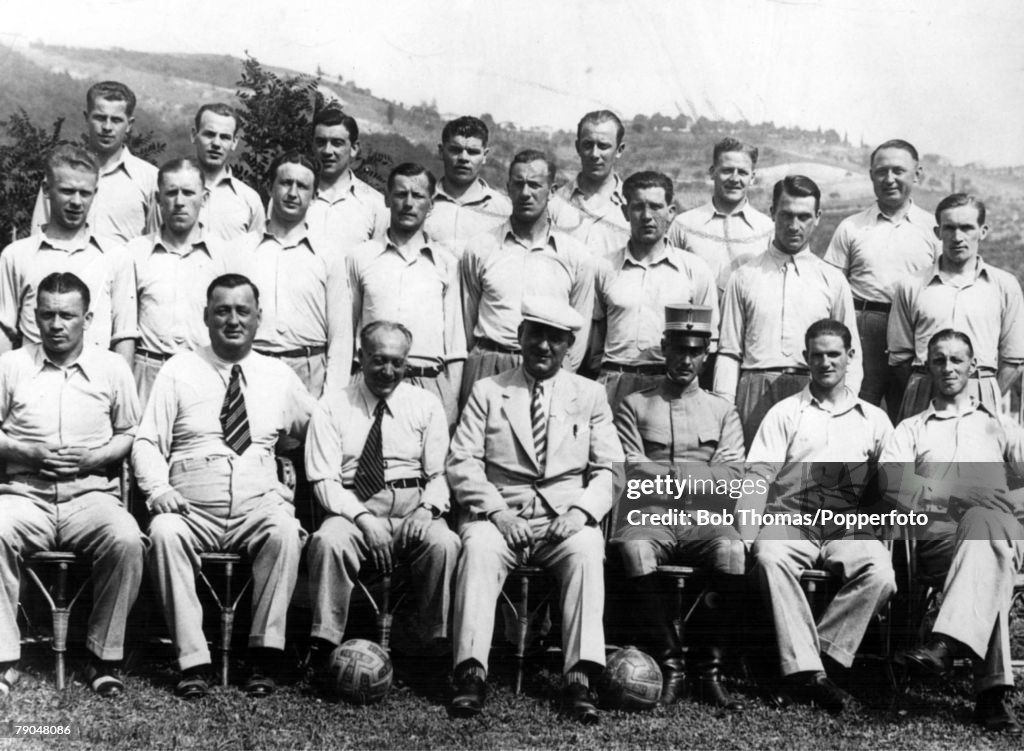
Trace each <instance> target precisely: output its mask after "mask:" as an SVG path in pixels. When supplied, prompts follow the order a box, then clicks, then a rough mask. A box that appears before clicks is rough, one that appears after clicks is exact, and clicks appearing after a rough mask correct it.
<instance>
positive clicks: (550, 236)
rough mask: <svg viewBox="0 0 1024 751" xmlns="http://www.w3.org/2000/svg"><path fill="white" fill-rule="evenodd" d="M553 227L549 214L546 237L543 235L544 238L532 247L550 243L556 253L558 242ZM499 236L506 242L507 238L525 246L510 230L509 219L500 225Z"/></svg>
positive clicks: (510, 223)
mask: <svg viewBox="0 0 1024 751" xmlns="http://www.w3.org/2000/svg"><path fill="white" fill-rule="evenodd" d="M553 229H554V223H553V222H552V221H551V217H550V216H549V217H548V226H547V237H545V238H544V240H543V241H542V242H541V243H539V244H538V245H535V246H533V247H534V248H539V247H542V246H544V245H550V246H551V248H552V250H554V251H555V252H556V253H557V252H558V243H557V242H556V240H555V233H554V232H553ZM501 237H502V238H503V239H504V240H505V241H506V242H507V241H508V240H511V241H512V242H514V243H515V244H516V245H521V246H523V247H524V248H525V247H526V243H524V242H523V241H522V240H521V239H520V238H519V237H518V236H517V235H516V233H515V232H513V231H512V222H511V221H508V220H506V221H505V223H504V224H503V225H502V226H501Z"/></svg>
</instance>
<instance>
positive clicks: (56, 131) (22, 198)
mask: <svg viewBox="0 0 1024 751" xmlns="http://www.w3.org/2000/svg"><path fill="white" fill-rule="evenodd" d="M63 127H64V118H63V117H61V118H58V119H56V120H54V121H53V125H51V126H50V128H49V129H46V128H42V127H39V126H38V125H34V124H33V123H32V120H31V118H30V117H29V116H28V113H26V112H25V110H24V109H21V108H19V109H18V111H17V112H16V113H15V114H13V115H11V116H10V117H9V118H8V119H7V120H5V121H4V122H3V129H4V132H5V133H6V134H7V139H6V140H7V141H8V143H7V144H6V145H2V146H0V246H3V245H6V244H7V242H8V240H11V241H13V240H15V239H17V238H18V237H25V236H26V235H28V234H29V229H30V225H31V220H32V207H33V205H34V204H35V200H36V195H37V194H38V192H39V185H40V184H41V183H42V181H43V175H44V174H45V173H46V157H47V155H48V154H49V153H50V150H51V149H53V148H54V147H55V146H57V145H59V144H61V143H65V142H66V141H65V140H64V139H61V137H60V132H61V129H62V128H63Z"/></svg>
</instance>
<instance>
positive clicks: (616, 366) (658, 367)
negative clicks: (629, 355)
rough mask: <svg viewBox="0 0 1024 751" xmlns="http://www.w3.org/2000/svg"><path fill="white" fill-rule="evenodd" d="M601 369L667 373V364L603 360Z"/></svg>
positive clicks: (654, 373)
mask: <svg viewBox="0 0 1024 751" xmlns="http://www.w3.org/2000/svg"><path fill="white" fill-rule="evenodd" d="M601 370H610V371H612V372H613V373H639V374H641V375H665V366H664V365H663V364H662V363H649V364H647V365H625V364H623V363H620V362H607V361H606V362H603V363H601Z"/></svg>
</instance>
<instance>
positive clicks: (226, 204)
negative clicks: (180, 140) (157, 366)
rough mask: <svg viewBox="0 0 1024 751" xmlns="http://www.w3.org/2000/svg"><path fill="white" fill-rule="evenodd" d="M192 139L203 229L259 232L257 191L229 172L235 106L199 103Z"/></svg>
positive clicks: (232, 234) (225, 235)
mask: <svg viewBox="0 0 1024 751" xmlns="http://www.w3.org/2000/svg"><path fill="white" fill-rule="evenodd" d="M192 143H193V144H195V147H196V161H197V162H198V163H199V168H200V169H201V170H202V171H203V178H204V180H205V183H206V192H207V194H208V195H207V199H206V203H205V204H204V206H203V216H202V223H203V226H204V227H205V228H206V232H207V233H208V234H210V235H213V236H214V237H218V238H220V239H222V240H234V239H236V238H238V237H241V236H242V235H245V234H247V233H249V232H262V231H263V228H264V227H265V226H266V224H267V219H266V211H265V210H264V208H263V204H262V203H261V202H260V197H259V194H258V193H257V192H256V191H255V190H253V189H252V188H250V187H249V186H248V185H246V184H245V183H243V182H242V181H241V180H239V179H238V178H237V177H235V176H234V175H232V174H231V166H230V165H229V162H230V161H231V155H232V154H234V153H235V149H236V148H238V113H237V112H235V109H234V107H231V106H230V105H227V104H223V103H221V102H216V103H214V104H204V105H203V106H202V107H200V108H199V110H198V111H197V112H196V118H195V127H194V128H193V129H192ZM196 320H198V318H197V319H196Z"/></svg>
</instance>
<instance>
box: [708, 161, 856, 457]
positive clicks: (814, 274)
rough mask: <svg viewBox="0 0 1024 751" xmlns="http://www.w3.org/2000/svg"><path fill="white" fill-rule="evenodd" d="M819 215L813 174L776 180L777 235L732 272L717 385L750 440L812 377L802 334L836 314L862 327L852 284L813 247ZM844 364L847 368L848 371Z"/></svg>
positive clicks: (851, 377)
mask: <svg viewBox="0 0 1024 751" xmlns="http://www.w3.org/2000/svg"><path fill="white" fill-rule="evenodd" d="M820 218H821V191H820V190H819V189H818V186H817V185H816V184H815V182H814V181H813V180H811V179H810V178H807V177H804V176H803V175H789V176H788V177H786V178H784V179H782V180H779V181H778V182H777V183H775V188H774V190H773V191H772V219H773V220H774V222H775V238H774V240H773V241H772V245H771V247H770V248H768V250H767V251H765V252H764V253H763V254H761V255H760V256H759V257H757V258H756V259H754V260H752V261H750V262H749V263H747V264H745V265H744V266H741V267H740V268H739V269H737V270H736V272H735V273H733V274H732V275H731V276H730V277H729V282H728V284H727V285H726V289H725V301H724V303H723V305H722V331H721V337H720V338H719V346H718V358H717V359H716V361H715V392H716V393H718V394H720V395H722V396H725V397H727V398H728V399H730V400H733V401H735V403H736V409H737V411H738V412H739V413H740V419H741V420H742V421H743V436H744V440H745V441H746V444H747V446H748V447H749V445H750V442H751V441H753V439H754V435H755V434H756V433H757V428H758V426H759V425H760V424H761V420H762V419H764V415H765V413H766V412H767V411H768V408H769V407H771V406H772V405H773V404H775V403H776V402H778V401H780V400H781V399H784V398H786V397H787V396H790V395H792V394H795V393H797V392H799V391H800V390H801V389H803V388H804V387H805V386H806V385H807V383H808V380H809V378H810V376H809V374H808V368H807V365H808V363H806V362H804V359H803V357H802V356H801V350H802V349H803V347H802V343H803V336H804V332H805V331H806V330H807V327H808V326H810V324H811V323H813V322H814V321H816V320H820V319H824V318H832V319H835V320H837V321H840V322H841V323H844V324H845V325H846V326H847V327H848V328H849V329H850V331H852V332H853V334H854V340H856V335H857V322H856V320H855V314H854V309H853V297H852V296H851V294H850V285H849V284H848V283H847V282H846V277H844V276H843V275H842V274H841V273H840V272H839V271H838V270H836V269H835V268H834V267H832V266H829V265H828V264H827V263H825V262H824V261H822V260H821V259H820V258H818V257H817V256H816V255H814V254H813V253H812V252H811V236H812V235H813V234H814V228H815V227H817V226H818V220H819V219H820ZM849 356H850V362H849V373H848V381H847V385H848V386H849V387H850V388H851V389H852V390H853V392H854V393H855V394H856V393H857V392H858V390H859V389H860V382H861V366H860V355H859V354H858V353H857V351H856V350H855V349H851V350H850V353H849ZM844 372H845V371H844Z"/></svg>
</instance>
